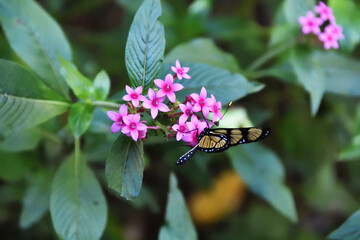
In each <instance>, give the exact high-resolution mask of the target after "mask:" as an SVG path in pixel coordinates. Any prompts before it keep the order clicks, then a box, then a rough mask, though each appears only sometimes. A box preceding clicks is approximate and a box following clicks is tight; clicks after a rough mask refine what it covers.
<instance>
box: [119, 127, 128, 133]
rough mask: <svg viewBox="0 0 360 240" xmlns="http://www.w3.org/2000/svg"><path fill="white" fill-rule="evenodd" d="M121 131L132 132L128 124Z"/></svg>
mask: <svg viewBox="0 0 360 240" xmlns="http://www.w3.org/2000/svg"><path fill="white" fill-rule="evenodd" d="M121 132H122V133H124V134H128V133H129V132H130V128H129V127H128V126H125V127H123V128H122V129H121Z"/></svg>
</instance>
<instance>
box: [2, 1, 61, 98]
mask: <svg viewBox="0 0 360 240" xmlns="http://www.w3.org/2000/svg"><path fill="white" fill-rule="evenodd" d="M0 6H1V5H0ZM0 72H1V81H0V94H5V95H6V94H7V95H14V96H18V97H25V98H35V99H42V100H59V101H64V98H63V97H61V96H60V95H59V94H57V93H56V92H54V91H53V90H51V89H50V88H48V87H47V86H46V85H45V84H44V83H43V82H42V81H41V80H40V79H39V78H38V77H37V76H36V75H35V74H33V73H32V72H30V71H29V70H27V69H25V68H24V67H22V66H21V65H19V64H17V63H15V62H11V61H7V60H3V59H0Z"/></svg>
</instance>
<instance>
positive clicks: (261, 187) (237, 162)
mask: <svg viewBox="0 0 360 240" xmlns="http://www.w3.org/2000/svg"><path fill="white" fill-rule="evenodd" d="M227 153H228V154H229V156H230V158H231V162H232V165H233V167H234V169H235V170H236V172H237V173H238V174H239V176H241V178H242V179H243V180H244V181H245V183H246V185H247V186H248V187H249V188H250V190H251V191H253V192H254V193H256V194H257V195H259V196H260V197H262V198H264V199H265V200H266V201H268V202H269V203H270V204H271V205H272V206H273V207H274V208H275V209H276V210H278V211H279V212H280V213H282V214H283V215H284V216H286V217H287V218H288V219H290V220H291V221H293V222H296V221H297V214H296V210H295V204H294V199H293V197H292V194H291V192H290V190H289V188H287V187H286V186H285V183H284V181H285V176H284V169H283V166H282V165H281V162H280V161H279V159H278V157H277V156H276V155H275V154H274V153H273V152H272V151H270V150H269V149H267V148H265V147H262V146H261V145H260V144H256V143H254V144H249V145H241V146H237V147H234V148H231V149H229V150H228V151H227Z"/></svg>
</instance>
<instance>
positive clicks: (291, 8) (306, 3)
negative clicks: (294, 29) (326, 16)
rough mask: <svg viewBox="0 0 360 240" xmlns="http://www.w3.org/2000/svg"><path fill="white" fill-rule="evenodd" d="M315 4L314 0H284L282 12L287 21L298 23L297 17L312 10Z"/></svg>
mask: <svg viewBox="0 0 360 240" xmlns="http://www.w3.org/2000/svg"><path fill="white" fill-rule="evenodd" d="M314 6H315V1H314V0H302V1H298V0H285V2H284V5H283V13H284V15H285V19H286V21H287V22H288V23H290V24H292V25H296V24H297V25H299V29H300V24H299V22H298V18H299V17H300V16H305V15H306V13H307V12H308V11H313V9H314Z"/></svg>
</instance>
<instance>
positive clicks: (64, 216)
mask: <svg viewBox="0 0 360 240" xmlns="http://www.w3.org/2000/svg"><path fill="white" fill-rule="evenodd" d="M50 213H51V219H52V222H53V225H54V228H55V231H56V233H57V234H59V235H60V237H61V238H63V239H78V240H80V239H86V240H91V239H100V237H101V235H102V232H103V231H104V228H105V223H106V216H107V206H106V201H105V197H104V194H103V192H102V191H101V187H100V184H99V182H98V181H97V179H96V178H95V176H94V174H93V173H92V172H91V170H90V169H89V168H88V166H86V163H85V162H84V160H83V159H82V158H80V156H75V155H71V156H70V157H69V158H68V159H66V160H65V162H64V163H63V164H62V165H61V166H60V168H59V169H58V170H57V172H56V175H55V179H54V182H53V185H52V189H51V196H50Z"/></svg>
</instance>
